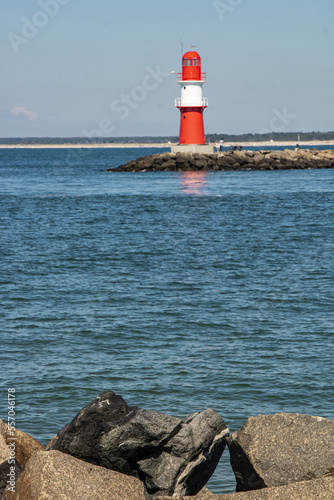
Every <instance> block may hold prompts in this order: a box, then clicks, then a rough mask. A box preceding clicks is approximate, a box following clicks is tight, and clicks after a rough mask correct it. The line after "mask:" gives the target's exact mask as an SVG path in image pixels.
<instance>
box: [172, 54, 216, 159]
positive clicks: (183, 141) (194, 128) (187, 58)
mask: <svg viewBox="0 0 334 500" xmlns="http://www.w3.org/2000/svg"><path fill="white" fill-rule="evenodd" d="M176 79H177V82H178V83H179V84H180V86H181V97H177V98H176V99H175V107H177V108H178V109H179V110H180V112H181V116H180V135H179V144H178V145H177V146H174V148H172V152H203V153H204V152H205V153H208V152H213V145H210V144H207V145H206V144H205V135H204V121H203V111H204V109H205V108H207V106H208V98H207V97H203V84H204V83H205V82H206V73H202V62H201V58H200V55H199V54H198V53H197V52H195V51H189V52H186V53H185V54H184V56H183V57H182V73H177V75H176Z"/></svg>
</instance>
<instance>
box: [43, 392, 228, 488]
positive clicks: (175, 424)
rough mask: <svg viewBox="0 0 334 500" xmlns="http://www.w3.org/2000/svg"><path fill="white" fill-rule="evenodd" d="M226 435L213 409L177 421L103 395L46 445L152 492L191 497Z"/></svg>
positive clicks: (213, 465)
mask: <svg viewBox="0 0 334 500" xmlns="http://www.w3.org/2000/svg"><path fill="white" fill-rule="evenodd" d="M228 435H229V431H228V429H227V427H226V425H225V423H224V421H223V420H222V418H221V417H220V416H219V415H218V414H217V413H216V412H215V411H214V410H212V409H208V410H205V411H204V412H201V413H193V414H192V415H190V416H189V417H187V418H185V419H183V420H181V419H179V418H176V417H172V416H169V415H165V414H163V413H158V412H154V411H150V410H143V409H141V408H138V407H129V406H128V405H127V404H126V403H125V401H124V400H123V399H122V398H121V396H118V395H116V394H115V393H114V392H112V391H106V392H104V393H102V394H101V395H100V396H98V397H97V398H96V399H95V400H94V401H93V402H92V403H90V404H89V405H87V406H86V407H85V408H83V409H82V410H81V411H80V412H79V413H78V415H77V416H76V417H75V418H74V419H73V420H72V422H71V423H70V424H68V425H66V426H65V427H64V428H63V429H62V430H61V431H60V432H59V433H58V434H57V436H55V437H54V438H53V439H52V440H51V442H50V443H49V445H48V447H47V449H48V450H59V451H61V452H63V453H67V454H69V455H72V456H74V457H76V458H79V459H82V460H85V461H87V462H91V463H93V464H95V465H101V466H103V467H106V468H108V469H112V470H115V471H118V472H122V473H124V474H129V475H133V476H136V477H138V478H139V479H141V480H142V481H143V482H144V484H145V486H146V488H147V491H148V492H149V493H151V494H155V493H164V494H167V495H172V494H178V495H180V496H181V495H186V494H190V495H194V494H196V493H197V492H198V491H199V490H200V489H201V488H202V487H203V486H204V485H205V483H206V482H207V481H208V479H209V478H210V476H211V475H212V473H213V472H214V470H215V468H216V466H217V463H218V461H219V459H220V457H221V455H222V453H223V450H224V448H225V444H226V438H227V436H228Z"/></svg>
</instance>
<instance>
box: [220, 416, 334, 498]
mask: <svg viewBox="0 0 334 500" xmlns="http://www.w3.org/2000/svg"><path fill="white" fill-rule="evenodd" d="M227 441H228V447H229V450H230V455H231V465H232V468H233V471H234V473H235V475H236V479H237V491H247V490H254V489H259V488H264V487H266V486H267V487H270V486H280V485H285V484H290V483H294V482H298V481H307V480H311V479H317V478H321V477H326V476H334V422H333V421H332V420H328V419H326V418H321V417H312V416H310V415H299V414H292V413H281V414H276V415H259V416H257V417H250V418H249V419H248V420H247V421H246V423H245V424H244V425H243V427H242V429H241V430H240V431H239V432H234V433H233V434H232V436H231V437H230V438H228V440H227Z"/></svg>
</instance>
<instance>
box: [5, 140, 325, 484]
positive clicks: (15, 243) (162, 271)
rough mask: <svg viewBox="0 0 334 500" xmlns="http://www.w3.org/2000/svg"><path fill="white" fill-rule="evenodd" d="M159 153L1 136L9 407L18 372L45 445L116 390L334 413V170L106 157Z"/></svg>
mask: <svg viewBox="0 0 334 500" xmlns="http://www.w3.org/2000/svg"><path fill="white" fill-rule="evenodd" d="M153 152H158V150H147V149H145V150H138V149H129V150H128V149H127V150H125V149H124V150H121V149H119V150H90V151H88V152H87V151H86V152H85V154H81V153H80V154H78V152H76V151H74V150H70V151H68V150H7V151H5V150H1V151H0V175H1V177H0V182H1V187H0V195H1V198H0V203H1V222H0V224H1V229H0V234H1V253H2V257H1V273H0V274H1V310H2V313H1V317H2V320H1V335H2V349H1V358H2V360H1V367H2V378H3V382H2V387H3V404H2V405H1V407H2V414H1V418H3V419H5V420H6V419H7V404H6V403H7V401H6V399H7V388H8V387H15V388H16V395H17V405H18V413H17V427H18V428H19V429H22V430H24V431H26V432H29V433H30V434H32V435H33V436H34V437H35V438H37V439H39V440H40V441H42V442H44V443H47V442H48V441H49V439H50V438H51V437H52V436H53V435H54V434H55V433H56V432H57V431H58V430H59V429H60V428H61V427H62V426H63V425H65V424H66V423H68V422H69V421H70V420H71V419H72V418H73V417H74V415H75V414H76V413H77V412H78V411H79V410H80V409H81V407H82V406H84V405H86V404H87V403H89V402H90V401H91V400H92V399H93V398H94V397H96V396H97V395H98V394H99V393H101V392H102V391H103V390H106V389H111V390H113V391H115V392H117V393H118V394H121V395H122V396H123V397H124V399H125V400H126V401H127V403H128V404H130V405H138V406H141V407H144V408H146V409H152V410H156V411H162V412H165V413H170V414H172V415H175V416H181V417H183V416H185V415H187V414H189V413H191V412H193V411H197V410H204V409H206V408H208V407H212V408H214V409H215V410H216V411H217V412H218V413H219V414H220V415H221V416H222V417H223V418H224V420H225V422H226V423H227V425H228V427H229V428H230V430H231V431H234V430H236V429H239V428H240V427H241V426H242V424H243V423H244V422H245V420H246V419H247V418H248V417H249V416H251V415H257V414H259V413H276V412H299V413H308V414H312V415H321V416H323V417H327V418H332V419H333V417H334V411H333V323H334V313H333V311H334V308H333V297H334V291H333V281H334V280H333V269H334V257H333V255H334V235H333V224H334V222H333V220H334V219H333V215H334V170H307V171H281V172H278V171H276V172H275V171H274V172H212V173H202V172H195V173H190V172H154V173H145V174H143V173H137V174H135V173H108V172H105V171H104V168H108V167H112V166H116V165H118V164H120V163H124V162H125V161H127V160H130V159H133V158H135V157H137V156H143V155H145V154H149V153H153ZM224 455H225V459H223V460H222V463H221V465H220V466H219V467H218V469H217V471H216V473H215V475H214V476H213V478H212V479H211V481H210V483H209V485H208V486H209V487H210V489H211V490H212V491H214V492H216V493H219V492H220V493H224V492H231V491H233V489H234V479H233V475H232V473H231V472H230V470H229V465H228V452H225V453H224Z"/></svg>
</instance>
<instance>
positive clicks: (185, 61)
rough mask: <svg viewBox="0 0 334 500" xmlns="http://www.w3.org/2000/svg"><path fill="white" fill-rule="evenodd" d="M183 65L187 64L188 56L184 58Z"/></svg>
mask: <svg viewBox="0 0 334 500" xmlns="http://www.w3.org/2000/svg"><path fill="white" fill-rule="evenodd" d="M183 66H187V58H186V57H185V58H184V59H183Z"/></svg>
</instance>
